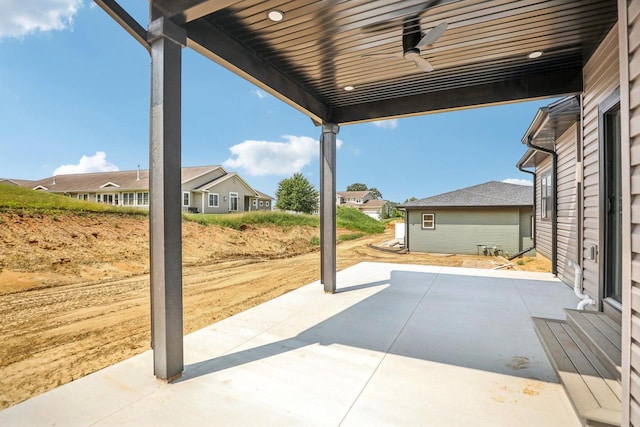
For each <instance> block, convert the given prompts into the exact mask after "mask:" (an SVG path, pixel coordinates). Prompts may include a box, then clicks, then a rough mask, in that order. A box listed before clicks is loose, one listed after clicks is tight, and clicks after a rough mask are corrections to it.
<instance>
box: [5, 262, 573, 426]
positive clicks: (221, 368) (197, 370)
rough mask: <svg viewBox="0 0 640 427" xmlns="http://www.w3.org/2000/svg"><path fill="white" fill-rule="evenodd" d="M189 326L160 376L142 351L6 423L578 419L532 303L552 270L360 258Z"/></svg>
mask: <svg viewBox="0 0 640 427" xmlns="http://www.w3.org/2000/svg"><path fill="white" fill-rule="evenodd" d="M337 277H338V292H337V293H336V294H334V295H327V294H324V292H323V290H322V286H321V285H320V284H319V283H318V282H315V283H312V284H310V285H307V286H305V287H302V288H300V289H298V290H296V291H293V292H290V293H288V294H286V295H283V296H281V297H279V298H276V299H274V300H272V301H269V302H266V303H264V304H262V305H260V306H257V307H254V308H252V309H250V310H247V311H245V312H243V313H239V314H237V315H235V316H233V317H231V318H228V319H225V320H223V321H221V322H218V323H216V324H213V325H211V326H209V327H207V328H204V329H202V330H199V331H197V332H195V333H193V334H190V335H188V336H186V337H185V363H186V367H185V371H184V374H183V376H182V378H180V379H179V380H177V381H175V382H174V383H172V384H164V383H162V382H160V381H157V380H155V379H154V377H153V375H152V371H153V368H152V354H151V352H146V353H143V354H141V355H138V356H136V357H133V358H131V359H129V360H126V361H124V362H121V363H118V364H116V365H114V366H111V367H109V368H106V369H103V370H101V371H99V372H96V373H94V374H92V375H89V376H87V377H84V378H81V379H79V380H76V381H74V382H72V383H69V384H67V385H64V386H62V387H59V388H57V389H55V390H52V391H50V392H48V393H45V394H42V395H40V396H37V397H34V398H32V399H30V400H28V401H25V402H22V403H20V404H18V405H15V406H13V407H11V408H7V409H5V410H4V411H1V412H0V425H2V426H41V425H59V426H89V425H92V426H93V425H97V426H113V425H132V426H147V425H148V426H164V425H167V426H174V425H176V426H180V425H184V426H200V425H202V426H218V425H220V426H229V425H231V426H235V425H247V426H251V425H260V426H262V425H279V426H282V425H305V426H307V425H317V426H338V425H344V426H361V425H366V426H370V425H403V426H405V425H431V426H458V425H459V426H469V425H473V426H514V425H518V426H540V425H544V426H574V425H575V426H578V425H580V424H579V422H578V419H577V417H576V416H575V414H574V412H573V410H572V408H571V405H570V403H569V401H568V399H567V397H566V395H565V394H564V391H563V389H562V386H561V385H560V384H558V380H557V378H556V377H555V374H554V373H553V370H552V368H551V366H550V365H549V362H548V361H547V359H546V357H545V355H544V352H543V350H542V347H541V346H540V344H539V342H538V339H537V337H536V335H535V332H534V330H533V323H532V321H531V316H545V317H556V318H564V313H563V311H562V309H563V308H564V307H575V306H576V305H577V302H578V300H577V298H576V297H575V296H574V295H573V293H572V290H571V289H570V288H569V287H568V286H566V285H564V284H562V283H561V282H559V281H558V280H556V279H554V278H553V277H552V276H551V275H549V274H540V273H526V272H509V271H492V270H477V269H463V268H448V267H430V266H414V265H397V264H376V263H361V264H358V265H356V266H354V267H351V268H348V269H346V270H344V271H341V272H339V273H338V276H337Z"/></svg>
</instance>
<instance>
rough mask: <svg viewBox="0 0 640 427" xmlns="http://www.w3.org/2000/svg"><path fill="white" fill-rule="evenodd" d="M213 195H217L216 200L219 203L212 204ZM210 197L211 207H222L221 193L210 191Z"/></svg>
mask: <svg viewBox="0 0 640 427" xmlns="http://www.w3.org/2000/svg"><path fill="white" fill-rule="evenodd" d="M211 196H217V197H216V200H217V202H218V203H216V204H212V203H211ZM208 199H209V200H208V203H209V207H210V208H219V207H220V194H218V193H209V196H208Z"/></svg>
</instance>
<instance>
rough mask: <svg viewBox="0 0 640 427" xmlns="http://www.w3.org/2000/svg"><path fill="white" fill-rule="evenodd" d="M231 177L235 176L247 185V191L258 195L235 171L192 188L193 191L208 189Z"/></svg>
mask: <svg viewBox="0 0 640 427" xmlns="http://www.w3.org/2000/svg"><path fill="white" fill-rule="evenodd" d="M231 178H237V179H238V180H240V183H241V184H243V185H244V186H245V187H247V189H248V190H249V191H251V192H252V193H254V194H255V195H256V196H257V195H258V193H257V192H256V190H255V189H254V188H253V187H251V186H250V185H249V184H247V182H246V181H245V180H244V179H242V178H241V177H240V175H238V174H237V173H235V172H229V173H227V174H226V175H223V176H221V177H220V178H216V179H214V180H213V181H209V182H207V183H206V184H204V185H201V186H200V187H198V188H194V189H193V191H209V189H210V188H212V187H215V186H216V185H219V184H221V183H223V182H225V181H227V180H229V179H231Z"/></svg>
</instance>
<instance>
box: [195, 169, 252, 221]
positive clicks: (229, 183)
mask: <svg viewBox="0 0 640 427" xmlns="http://www.w3.org/2000/svg"><path fill="white" fill-rule="evenodd" d="M210 192H211V193H217V194H219V200H218V207H217V208H214V207H209V200H206V201H205V211H204V212H205V213H229V193H231V192H234V193H238V211H237V212H243V211H244V210H245V196H252V197H255V193H251V194H250V193H249V192H248V189H247V187H246V186H245V185H244V184H242V182H241V181H240V180H239V179H237V178H235V177H234V178H231V179H227V180H225V181H224V182H221V183H220V184H218V185H216V186H215V187H212V188H211V189H210ZM204 195H205V198H207V199H208V198H209V196H208V193H206V192H205V193H204ZM225 198H226V200H225ZM234 212H235V211H234Z"/></svg>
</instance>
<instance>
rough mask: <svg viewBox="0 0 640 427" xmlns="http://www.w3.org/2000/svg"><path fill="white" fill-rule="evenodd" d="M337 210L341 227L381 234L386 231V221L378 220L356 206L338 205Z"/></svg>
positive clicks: (337, 217)
mask: <svg viewBox="0 0 640 427" xmlns="http://www.w3.org/2000/svg"><path fill="white" fill-rule="evenodd" d="M336 211H337V212H336V222H337V225H338V227H339V228H346V229H347V230H353V231H361V232H363V233H366V234H380V233H383V232H384V223H382V222H380V221H376V220H375V219H373V218H371V217H370V216H367V215H365V214H363V213H362V212H360V211H359V210H358V209H356V208H351V207H348V206H338V207H337V209H336Z"/></svg>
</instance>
